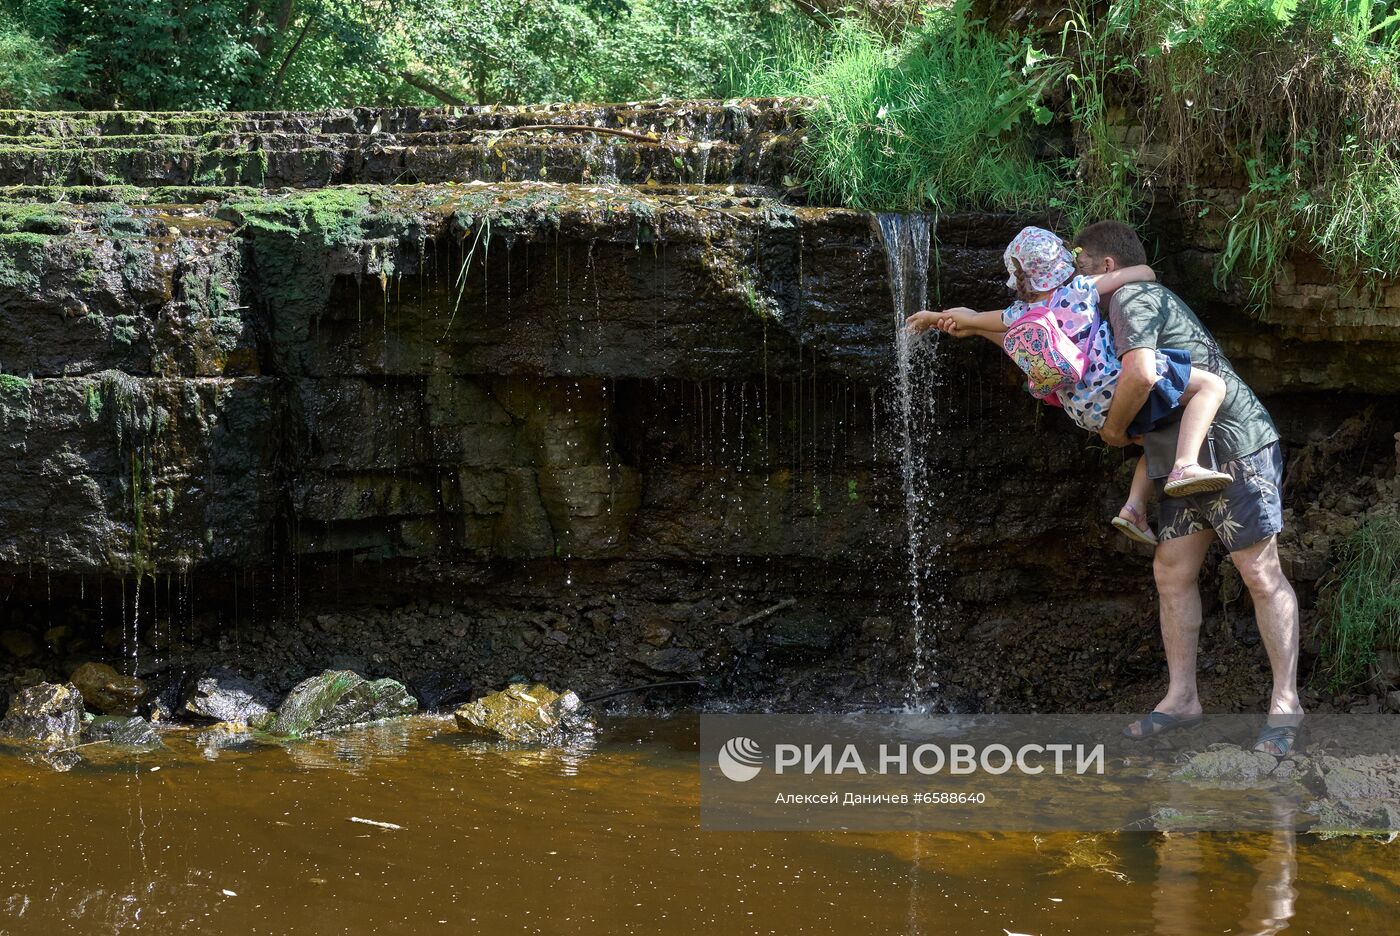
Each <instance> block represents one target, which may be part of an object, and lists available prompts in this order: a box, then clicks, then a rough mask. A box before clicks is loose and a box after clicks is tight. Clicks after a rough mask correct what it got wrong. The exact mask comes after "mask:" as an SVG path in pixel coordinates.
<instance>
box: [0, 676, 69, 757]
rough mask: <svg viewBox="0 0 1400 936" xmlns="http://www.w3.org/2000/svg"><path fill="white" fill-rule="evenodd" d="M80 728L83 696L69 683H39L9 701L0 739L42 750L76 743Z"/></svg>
mask: <svg viewBox="0 0 1400 936" xmlns="http://www.w3.org/2000/svg"><path fill="white" fill-rule="evenodd" d="M82 725H83V697H82V694H81V693H79V692H78V689H77V687H76V686H73V685H72V684H69V683H61V684H55V683H40V684H39V685H37V686H30V687H29V688H28V689H22V690H20V691H19V692H18V693H16V694H15V696H14V698H12V699H11V700H10V708H9V710H8V711H7V712H6V713H5V718H4V720H3V721H0V737H4V738H7V739H10V740H13V741H19V742H22V743H30V744H38V745H42V746H45V747H65V746H71V745H73V744H76V743H77V741H78V736H79V733H80V732H81V730H82Z"/></svg>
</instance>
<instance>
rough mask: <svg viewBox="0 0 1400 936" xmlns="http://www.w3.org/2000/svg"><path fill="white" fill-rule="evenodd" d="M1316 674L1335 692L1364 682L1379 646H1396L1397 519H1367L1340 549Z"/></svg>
mask: <svg viewBox="0 0 1400 936" xmlns="http://www.w3.org/2000/svg"><path fill="white" fill-rule="evenodd" d="M1332 588H1333V591H1332V595H1331V601H1330V608H1331V615H1330V618H1331V619H1330V621H1329V622H1328V624H1329V626H1328V627H1327V629H1326V630H1325V631H1324V632H1323V634H1322V656H1321V660H1320V663H1319V667H1320V668H1319V672H1320V673H1321V675H1322V677H1323V678H1324V679H1325V680H1326V682H1327V685H1328V686H1329V687H1330V688H1332V689H1336V690H1342V689H1351V688H1353V687H1355V686H1357V685H1359V684H1360V683H1362V682H1364V681H1365V680H1366V679H1367V677H1368V676H1369V674H1370V668H1371V665H1372V664H1373V663H1374V662H1375V661H1376V656H1377V651H1378V650H1379V649H1381V648H1382V647H1390V648H1392V649H1396V650H1400V518H1397V517H1395V516H1379V517H1374V518H1372V519H1370V520H1368V521H1367V522H1366V523H1365V524H1364V525H1363V526H1362V527H1361V529H1360V530H1358V531H1357V532H1356V533H1355V534H1353V536H1352V537H1351V538H1350V539H1349V540H1347V542H1346V544H1345V545H1344V546H1343V547H1342V554H1341V563H1340V564H1339V565H1338V567H1337V571H1336V573H1335V575H1334V578H1333V581H1332Z"/></svg>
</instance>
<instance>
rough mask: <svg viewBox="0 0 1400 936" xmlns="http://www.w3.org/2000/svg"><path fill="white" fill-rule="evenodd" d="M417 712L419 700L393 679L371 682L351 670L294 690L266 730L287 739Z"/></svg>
mask: <svg viewBox="0 0 1400 936" xmlns="http://www.w3.org/2000/svg"><path fill="white" fill-rule="evenodd" d="M416 711H418V700H417V699H415V698H413V696H411V695H409V693H408V690H407V689H405V688H404V687H403V684H402V683H399V682H396V681H395V680H392V679H376V680H373V681H370V680H368V679H365V678H364V677H363V676H360V675H359V674H358V673H352V672H351V671H349V670H326V671H325V672H324V673H322V674H321V675H320V676H313V677H311V678H310V679H307V680H303V681H302V682H300V683H298V684H297V685H296V686H295V687H293V689H292V691H291V692H290V693H288V694H287V698H286V699H284V700H283V701H282V706H281V707H280V708H279V709H278V710H277V717H276V718H274V719H273V720H272V723H271V724H270V725H269V726H268V728H267V730H268V731H269V732H270V733H271V734H275V735H282V736H283V737H288V738H297V737H301V736H302V735H308V734H320V733H322V732H326V731H336V730H337V729H340V728H348V727H349V726H351V725H362V724H365V723H367V722H374V721H381V720H382V719H385V718H398V717H400V716H403V715H412V714H413V713H414V712H416Z"/></svg>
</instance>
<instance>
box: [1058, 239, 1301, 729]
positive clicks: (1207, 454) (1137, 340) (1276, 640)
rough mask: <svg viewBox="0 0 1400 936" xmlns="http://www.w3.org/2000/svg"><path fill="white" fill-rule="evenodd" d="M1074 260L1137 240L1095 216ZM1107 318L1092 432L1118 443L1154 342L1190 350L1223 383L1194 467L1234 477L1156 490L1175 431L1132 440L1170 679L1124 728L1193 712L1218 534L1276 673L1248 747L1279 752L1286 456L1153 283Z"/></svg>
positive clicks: (1112, 255) (1174, 301) (1099, 260)
mask: <svg viewBox="0 0 1400 936" xmlns="http://www.w3.org/2000/svg"><path fill="white" fill-rule="evenodd" d="M1075 246H1076V247H1078V248H1079V255H1078V257H1077V259H1076V265H1077V267H1078V269H1079V272H1080V273H1081V274H1084V275H1093V274H1098V273H1107V272H1111V271H1112V270H1115V269H1120V268H1122V267H1126V266H1134V265H1137V264H1143V263H1146V262H1147V254H1146V251H1144V250H1143V246H1142V241H1141V240H1140V239H1139V238H1138V236H1137V234H1136V233H1135V232H1134V231H1133V229H1132V228H1131V227H1129V226H1128V225H1126V224H1121V223H1119V222H1117V221H1100V222H1098V223H1097V224H1092V225H1090V226H1088V227H1087V228H1085V229H1084V230H1083V231H1081V232H1080V233H1079V236H1078V237H1076V238H1075ZM1108 321H1109V325H1110V327H1111V328H1112V331H1113V337H1114V344H1115V347H1116V348H1117V351H1118V355H1119V357H1120V358H1121V359H1122V362H1123V372H1122V374H1121V375H1120V377H1119V379H1118V387H1117V390H1116V392H1115V393H1114V395H1113V399H1112V402H1111V404H1110V407H1109V412H1108V416H1107V418H1106V419H1105V421H1104V426H1103V429H1102V430H1101V431H1100V436H1101V437H1102V438H1103V440H1104V441H1105V442H1107V443H1108V444H1109V445H1114V446H1125V445H1128V444H1129V443H1130V442H1133V441H1139V440H1134V439H1129V438H1128V437H1127V435H1126V433H1125V430H1126V428H1127V426H1128V424H1129V423H1130V422H1131V421H1132V419H1133V416H1134V415H1135V414H1136V413H1137V412H1138V410H1139V409H1140V408H1141V407H1142V404H1143V402H1144V401H1145V400H1146V399H1147V396H1148V392H1149V391H1150V390H1151V388H1152V385H1153V383H1154V382H1155V381H1156V380H1157V373H1156V369H1155V366H1154V364H1155V351H1156V349H1157V348H1181V349H1183V350H1187V351H1189V352H1190V353H1191V363H1192V366H1194V367H1201V368H1205V369H1207V370H1209V371H1211V372H1213V373H1215V374H1217V375H1219V376H1220V377H1221V378H1223V379H1224V381H1225V384H1226V393H1225V401H1224V403H1222V404H1221V407H1220V410H1219V412H1218V413H1217V414H1216V417H1215V424H1214V428H1213V430H1212V434H1211V438H1210V440H1208V442H1207V445H1206V449H1205V450H1203V451H1202V453H1201V456H1200V463H1201V464H1203V465H1207V466H1211V467H1216V468H1218V469H1219V470H1220V471H1223V472H1225V473H1226V474H1229V475H1230V477H1231V478H1232V479H1233V480H1232V481H1231V483H1230V484H1229V485H1228V486H1227V487H1226V488H1225V489H1224V490H1223V491H1218V492H1215V493H1210V494H1198V495H1193V496H1187V497H1164V496H1162V484H1163V482H1162V479H1163V478H1164V477H1165V476H1166V475H1167V474H1168V473H1169V472H1170V470H1171V466H1172V461H1173V457H1174V455H1175V451H1176V431H1175V430H1176V427H1175V426H1170V427H1167V428H1165V429H1159V430H1157V431H1154V432H1151V433H1149V434H1148V435H1147V436H1145V437H1143V438H1142V439H1141V440H1140V441H1141V443H1142V445H1143V448H1144V449H1145V451H1146V455H1147V467H1148V476H1149V477H1151V478H1153V479H1155V480H1156V485H1157V494H1158V504H1159V510H1160V515H1159V526H1158V532H1157V537H1158V540H1159V543H1158V546H1157V550H1156V553H1155V555H1154V558H1153V574H1154V576H1155V578H1156V582H1157V593H1158V596H1159V598H1160V600H1161V623H1162V643H1163V645H1164V647H1165V649H1166V655H1167V671H1168V687H1167V693H1166V695H1165V696H1164V697H1163V698H1162V701H1161V702H1159V703H1158V704H1157V706H1156V707H1155V708H1154V709H1153V711H1152V712H1151V713H1150V714H1148V715H1147V716H1145V717H1143V718H1142V719H1140V720H1138V721H1137V722H1135V723H1134V724H1133V725H1131V726H1129V728H1128V729H1127V733H1128V734H1130V735H1131V736H1133V737H1150V736H1152V735H1156V734H1161V733H1162V732H1164V731H1170V730H1171V729H1173V728H1176V727H1180V726H1182V725H1183V724H1194V723H1195V722H1196V721H1197V720H1198V719H1199V717H1200V714H1201V700H1200V698H1199V696H1198V695H1197V691H1196V651H1197V641H1198V638H1199V636H1200V630H1201V595H1200V589H1199V585H1198V579H1199V576H1200V571H1201V564H1202V563H1203V562H1204V560H1205V557H1206V551H1207V550H1208V549H1209V548H1210V545H1211V543H1212V542H1213V541H1215V540H1216V539H1219V540H1220V541H1221V543H1223V544H1224V546H1225V548H1226V549H1228V550H1229V552H1230V558H1231V560H1233V562H1234V563H1235V568H1236V569H1237V570H1238V571H1239V573H1240V578H1241V579H1243V580H1244V584H1245V586H1246V587H1247V588H1248V589H1249V593H1250V596H1251V597H1252V598H1253V599H1254V613H1255V616H1256V619H1257V622H1258V625H1259V634H1260V636H1261V637H1262V638H1263V641H1264V648H1265V650H1266V651H1267V652H1268V655H1269V663H1270V666H1271V667H1272V670H1273V692H1272V694H1271V696H1270V699H1269V719H1268V725H1267V726H1266V727H1265V728H1264V730H1263V731H1262V732H1261V733H1260V735H1259V739H1258V741H1257V743H1256V745H1255V750H1257V751H1263V752H1266V753H1270V754H1274V755H1276V756H1282V755H1284V754H1287V753H1288V752H1289V751H1290V750H1292V748H1293V746H1294V743H1295V741H1296V737H1297V725H1298V724H1299V722H1300V721H1301V717H1302V706H1301V705H1300V703H1299V700H1298V687H1297V670H1298V600H1297V598H1296V596H1295V595H1294V594H1293V588H1292V586H1290V585H1289V583H1288V579H1287V578H1285V577H1284V574H1283V568H1282V566H1281V565H1280V564H1279V558H1278V534H1279V532H1280V531H1281V530H1282V529H1283V456H1282V453H1281V451H1280V448H1279V441H1278V432H1277V431H1276V430H1275V428H1274V424H1273V420H1271V419H1270V418H1269V414H1268V412H1267V411H1266V410H1265V409H1264V406H1263V404H1261V403H1260V402H1259V398H1258V397H1256V396H1255V395H1254V392H1253V391H1252V390H1250V389H1249V387H1247V386H1246V385H1245V384H1244V382H1243V381H1241V380H1240V378H1239V376H1238V375H1237V374H1236V373H1235V370H1234V368H1233V367H1231V366H1230V362H1229V361H1228V360H1226V358H1225V356H1224V355H1223V354H1221V353H1220V349H1219V346H1218V345H1216V343H1215V339H1214V338H1213V337H1212V336H1211V334H1210V332H1209V331H1207V330H1206V328H1205V326H1204V325H1202V324H1201V321H1200V319H1198V318H1197V317H1196V315H1195V313H1194V312H1192V311H1191V309H1190V308H1189V307H1188V306H1187V305H1186V303H1184V302H1182V301H1181V299H1180V298H1179V297H1178V296H1176V294H1174V293H1173V292H1171V291H1170V290H1168V289H1166V288H1165V287H1163V286H1161V285H1160V284H1157V283H1130V284H1128V285H1126V286H1122V287H1120V288H1119V289H1118V291H1117V292H1115V293H1114V295H1113V298H1112V300H1111V302H1110V304H1109V319H1108Z"/></svg>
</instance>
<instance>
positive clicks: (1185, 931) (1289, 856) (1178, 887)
mask: <svg viewBox="0 0 1400 936" xmlns="http://www.w3.org/2000/svg"><path fill="white" fill-rule="evenodd" d="M1267 807H1268V808H1269V809H1270V810H1271V812H1272V820H1273V827H1274V830H1273V832H1271V833H1264V834H1254V835H1249V836H1242V837H1235V836H1228V837H1222V836H1219V835H1214V834H1211V833H1202V832H1191V833H1180V832H1167V833H1163V834H1161V835H1159V836H1157V837H1155V839H1154V844H1155V851H1156V856H1157V872H1156V876H1155V879H1154V881H1153V888H1152V918H1153V922H1154V923H1155V924H1156V934H1157V936H1196V934H1198V933H1200V932H1201V927H1202V924H1203V922H1204V921H1206V920H1208V919H1210V918H1211V916H1213V913H1212V910H1211V906H1210V905H1211V903H1213V901H1214V900H1215V899H1216V897H1215V891H1216V889H1217V881H1216V880H1215V879H1214V878H1213V877H1212V874H1211V871H1210V866H1211V862H1210V860H1209V859H1210V856H1209V855H1208V854H1207V849H1208V848H1212V847H1213V848H1217V849H1218V848H1220V847H1221V842H1222V840H1223V839H1224V840H1228V839H1238V842H1237V843H1236V844H1235V845H1234V848H1236V849H1238V850H1239V851H1240V852H1242V853H1243V854H1245V855H1247V856H1248V857H1249V859H1250V866H1251V867H1252V869H1253V880H1252V882H1251V885H1250V889H1249V897H1248V899H1247V901H1245V907H1244V915H1243V918H1242V919H1241V920H1240V923H1239V927H1238V928H1237V929H1236V930H1235V932H1239V933H1242V934H1245V936H1274V934H1276V933H1280V932H1282V931H1283V930H1285V929H1287V928H1288V925H1289V921H1290V920H1291V919H1293V915H1294V911H1295V905H1296V902H1297V899H1298V891H1297V889H1296V888H1295V887H1294V882H1295V880H1296V878H1297V874H1298V833H1297V831H1296V829H1297V827H1298V823H1299V819H1300V816H1299V814H1298V811H1297V805H1296V804H1295V803H1294V802H1293V801H1292V800H1290V799H1288V798H1286V797H1283V796H1270V797H1269V798H1268V803H1267Z"/></svg>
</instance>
